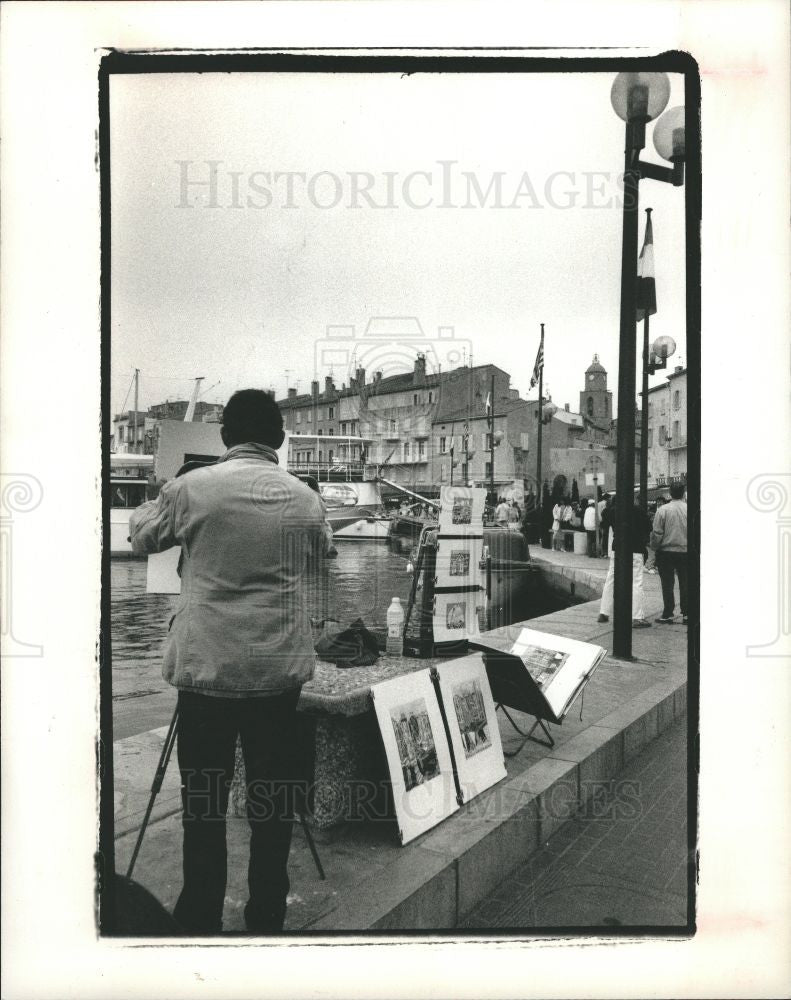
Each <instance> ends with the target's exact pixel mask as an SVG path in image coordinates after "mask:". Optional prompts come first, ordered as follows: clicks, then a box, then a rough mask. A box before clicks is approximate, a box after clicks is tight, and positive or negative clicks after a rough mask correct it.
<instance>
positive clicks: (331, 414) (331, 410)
mask: <svg viewBox="0 0 791 1000" xmlns="http://www.w3.org/2000/svg"><path fill="white" fill-rule="evenodd" d="M334 417H335V407H334V406H331V407H330V408H329V411H328V413H327V418H328V419H329V420H332V419H333V418H334Z"/></svg>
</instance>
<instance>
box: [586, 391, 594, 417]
mask: <svg viewBox="0 0 791 1000" xmlns="http://www.w3.org/2000/svg"><path fill="white" fill-rule="evenodd" d="M587 407H588V416H589V417H592V416H593V396H588V403H587Z"/></svg>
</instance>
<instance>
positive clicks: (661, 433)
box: [659, 424, 667, 445]
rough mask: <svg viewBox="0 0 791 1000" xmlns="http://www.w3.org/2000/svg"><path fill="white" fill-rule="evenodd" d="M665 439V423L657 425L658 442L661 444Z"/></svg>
mask: <svg viewBox="0 0 791 1000" xmlns="http://www.w3.org/2000/svg"><path fill="white" fill-rule="evenodd" d="M666 441H667V431H666V430H665V425H664V424H660V425H659V443H660V445H663V444H664V443H665V442H666Z"/></svg>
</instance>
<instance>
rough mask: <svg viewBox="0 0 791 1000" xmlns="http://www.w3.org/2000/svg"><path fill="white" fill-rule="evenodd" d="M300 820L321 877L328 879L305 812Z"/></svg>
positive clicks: (301, 814)
mask: <svg viewBox="0 0 791 1000" xmlns="http://www.w3.org/2000/svg"><path fill="white" fill-rule="evenodd" d="M298 815H299V822H300V825H301V826H302V832H303V833H304V834H305V840H306V841H307V842H308V847H309V848H310V853H311V854H312V855H313V861H314V864H315V865H316V870H317V871H318V873H319V878H320V879H321V880H322V882H324V881H326V878H327V876H326V875H325V874H324V869H323V868H322V865H321V858H320V857H319V852H318V851H317V850H316V843H315V841H314V840H313V834H312V833H311V832H310V827H309V826H308V821H307V819H306V818H305V814H304V812H300V813H299V814H298Z"/></svg>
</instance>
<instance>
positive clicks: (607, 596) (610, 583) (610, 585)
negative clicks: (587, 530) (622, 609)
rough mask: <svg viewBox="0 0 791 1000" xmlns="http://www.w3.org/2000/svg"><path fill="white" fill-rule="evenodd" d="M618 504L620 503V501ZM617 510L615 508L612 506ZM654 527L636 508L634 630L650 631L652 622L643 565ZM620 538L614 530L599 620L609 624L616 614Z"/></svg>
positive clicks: (633, 511) (633, 515)
mask: <svg viewBox="0 0 791 1000" xmlns="http://www.w3.org/2000/svg"><path fill="white" fill-rule="evenodd" d="M616 502H617V501H616ZM610 510H611V511H612V510H613V507H610ZM650 531H651V525H650V522H649V520H648V515H647V514H646V513H645V511H644V510H643V508H642V507H640V506H639V505H638V504H635V505H634V507H633V508H632V628H650V627H651V622H649V621H648V620H647V619H646V617H645V592H644V591H643V566H644V563H645V552H646V546H647V544H648V537H649V534H650ZM617 545H618V537H617V535H615V532H614V531H613V540H612V548H611V550H610V564H609V566H608V567H607V578H606V579H605V581H604V590H603V592H602V596H601V604H600V605H599V619H598V620H599V621H600V622H607V621H609V620H610V616H611V615H612V613H613V607H614V597H615V549H616V547H617Z"/></svg>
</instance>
